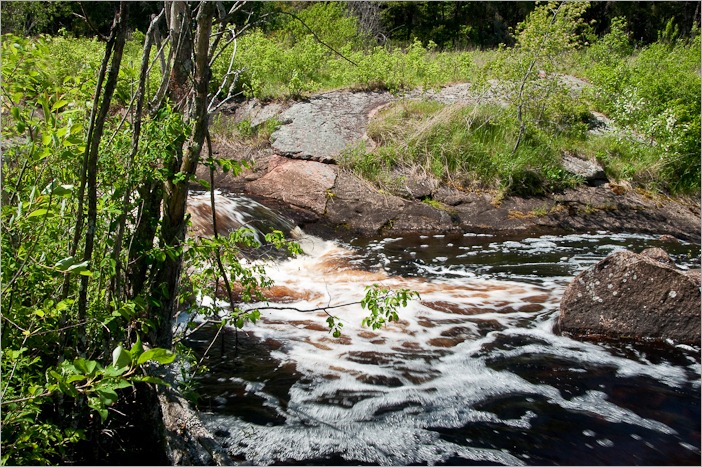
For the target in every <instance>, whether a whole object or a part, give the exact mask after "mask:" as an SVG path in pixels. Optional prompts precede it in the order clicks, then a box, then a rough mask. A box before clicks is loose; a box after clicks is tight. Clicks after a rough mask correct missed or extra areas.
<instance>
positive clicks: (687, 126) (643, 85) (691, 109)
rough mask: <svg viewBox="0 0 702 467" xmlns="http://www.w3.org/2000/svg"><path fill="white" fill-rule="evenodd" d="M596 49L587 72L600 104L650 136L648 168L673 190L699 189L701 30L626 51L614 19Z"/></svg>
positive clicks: (637, 131) (622, 123) (637, 132)
mask: <svg viewBox="0 0 702 467" xmlns="http://www.w3.org/2000/svg"><path fill="white" fill-rule="evenodd" d="M591 50H592V53H590V54H589V55H588V58H589V59H591V60H593V62H594V63H593V65H592V66H591V67H589V68H587V69H586V73H587V76H588V79H590V81H591V82H592V83H593V84H594V85H595V92H594V95H595V96H594V102H595V105H596V106H597V107H598V109H599V110H601V111H603V112H604V113H606V114H607V115H609V116H610V117H611V118H612V119H613V120H614V121H615V122H616V123H617V124H618V125H619V126H621V127H623V128H628V129H629V130H630V131H631V132H632V133H633V134H634V136H636V135H639V138H640V139H641V138H644V139H645V140H646V141H648V143H649V145H650V146H651V150H650V151H648V152H649V153H650V154H651V157H650V158H648V159H647V161H648V162H649V165H650V167H649V170H653V171H654V173H655V176H656V177H657V178H660V182H661V183H662V185H664V186H665V187H667V188H668V189H669V190H671V191H674V192H678V191H680V192H688V191H691V190H692V191H695V190H697V189H699V184H700V114H701V112H702V109H701V108H700V85H701V83H700V60H699V57H700V37H699V35H695V36H694V37H692V38H691V39H685V40H683V39H675V38H671V37H670V36H669V35H667V36H666V35H665V34H664V35H662V36H661V40H659V41H658V42H656V43H654V44H651V45H649V46H646V47H643V48H642V49H639V50H637V51H636V52H635V53H634V54H633V55H631V56H627V55H626V53H627V52H628V51H629V50H631V49H630V48H629V47H627V42H626V40H625V35H624V34H623V31H622V25H621V24H620V23H619V22H615V23H613V27H612V31H611V32H610V33H609V34H607V35H605V36H604V37H603V38H602V39H600V40H599V41H598V42H596V43H595V44H594V45H593V47H592V49H591ZM606 50H609V51H611V56H610V55H608V54H607V53H605V51H606ZM613 57H614V58H613ZM617 58H619V59H617Z"/></svg>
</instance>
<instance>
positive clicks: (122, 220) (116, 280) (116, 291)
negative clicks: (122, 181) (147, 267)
mask: <svg viewBox="0 0 702 467" xmlns="http://www.w3.org/2000/svg"><path fill="white" fill-rule="evenodd" d="M162 14H163V11H161V13H160V14H159V15H158V16H155V17H154V18H153V19H152V20H151V24H150V25H149V29H148V31H147V32H146V39H145V41H144V50H143V52H142V56H141V71H140V74H139V85H138V86H137V92H136V110H135V112H134V119H133V122H132V146H131V150H130V153H129V157H128V159H127V177H128V180H127V185H126V187H125V189H124V195H123V196H122V212H121V213H120V217H119V223H118V227H117V236H116V238H115V242H114V247H113V249H112V259H113V261H114V262H115V274H114V276H113V277H112V280H111V284H110V288H109V289H108V293H107V294H106V295H107V297H106V301H107V304H108V306H109V303H110V300H111V297H113V296H117V298H118V299H121V297H120V295H121V294H122V261H121V255H122V242H123V239H124V231H125V228H126V223H127V212H128V211H129V196H130V195H131V192H132V187H131V186H132V183H133V182H132V179H131V178H132V170H131V168H132V166H133V165H134V158H135V157H136V154H137V152H138V150H139V138H140V136H141V118H142V114H143V109H144V94H145V88H146V76H147V70H148V68H149V58H150V57H149V56H150V52H151V46H152V44H153V37H154V36H155V35H156V33H155V32H154V31H158V22H159V20H160V19H161V15H162Z"/></svg>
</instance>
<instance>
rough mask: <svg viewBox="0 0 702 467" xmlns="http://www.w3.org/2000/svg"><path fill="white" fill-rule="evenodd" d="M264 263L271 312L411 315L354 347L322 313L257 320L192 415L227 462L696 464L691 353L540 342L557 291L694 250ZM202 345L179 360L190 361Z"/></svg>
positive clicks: (532, 247) (645, 243)
mask: <svg viewBox="0 0 702 467" xmlns="http://www.w3.org/2000/svg"><path fill="white" fill-rule="evenodd" d="M302 244H303V247H304V249H305V251H306V252H307V254H306V255H303V256H301V257H298V258H295V259H290V260H286V261H282V262H279V263H275V264H269V265H268V266H267V271H268V273H269V275H270V276H271V277H272V278H273V279H274V280H275V281H276V284H277V285H278V287H277V288H276V289H275V290H273V291H271V295H272V296H273V297H274V298H272V301H271V305H272V306H280V307H284V306H289V307H294V308H298V309H310V308H315V307H319V306H325V305H332V306H333V305H337V304H344V303H349V302H354V301H358V300H360V299H361V298H362V297H363V294H364V287H365V286H366V285H370V284H374V283H377V284H380V285H382V286H384V287H388V288H393V287H407V288H410V289H413V290H416V291H418V292H419V293H420V294H421V300H420V301H415V302H412V303H411V304H410V306H408V307H407V308H406V309H404V310H402V311H401V312H400V318H401V321H400V322H399V323H391V324H389V325H388V326H387V327H385V328H384V329H381V330H378V331H372V330H370V329H367V328H363V327H361V325H360V323H361V319H362V317H363V316H364V313H365V311H364V310H362V309H361V308H360V306H357V305H354V306H345V307H342V308H336V309H333V310H331V311H330V312H331V313H333V314H334V315H336V316H338V317H339V318H340V319H342V320H343V323H344V328H343V335H342V337H341V338H339V339H335V338H333V337H332V336H331V335H330V334H329V333H328V329H327V327H326V322H325V319H326V315H325V314H324V313H322V312H317V313H300V312H299V311H295V310H290V309H283V310H273V311H270V310H269V311H265V312H263V313H262V314H263V317H262V320H261V322H259V323H258V324H257V325H256V326H248V327H247V328H245V330H244V331H243V332H242V331H240V332H239V346H238V349H237V348H236V347H235V345H234V342H235V341H234V334H233V331H232V330H228V331H227V332H225V333H223V335H222V337H220V339H219V341H218V342H217V343H216V344H215V345H213V346H212V349H211V350H210V353H209V355H208V358H207V365H208V366H209V369H210V371H209V372H208V373H207V374H206V375H204V376H202V377H201V378H199V383H200V384H201V387H200V391H201V393H202V399H201V400H200V403H199V408H200V410H201V411H202V412H203V416H204V419H205V420H206V423H207V424H208V426H209V427H210V428H211V429H212V430H213V431H214V432H215V434H216V436H218V437H219V440H220V441H221V442H222V443H223V444H224V445H225V446H227V448H228V449H229V451H230V453H231V455H232V456H234V458H235V459H238V460H242V461H243V460H246V461H248V462H250V463H253V464H277V465H294V464H301V465H341V464H349V465H350V464H381V465H427V464H430V465H431V464H436V465H551V464H568V465H652V464H656V465H700V460H701V459H700V349H699V348H692V347H689V346H684V345H676V344H675V343H672V342H671V343H668V344H662V345H657V346H653V345H643V344H630V343H622V344H615V343H593V342H580V341H576V340H572V339H569V338H567V337H563V336H558V335H555V334H554V333H553V332H552V326H553V323H554V321H555V319H556V317H557V315H558V304H559V301H560V298H561V296H562V294H563V290H564V288H565V286H566V285H567V284H568V283H569V282H570V280H572V278H573V276H574V275H575V274H577V273H578V272H579V271H581V270H582V269H584V268H586V267H588V266H590V265H592V264H593V263H595V262H596V261H598V260H599V259H601V258H604V257H605V256H607V255H608V254H609V253H611V252H613V251H616V250H618V249H623V248H627V249H630V250H632V251H637V252H638V251H641V250H642V249H643V248H646V247H650V246H660V247H662V248H664V249H665V250H666V251H668V252H669V253H670V254H671V256H672V257H673V259H674V260H675V261H676V263H677V264H678V265H680V266H681V267H683V268H698V267H699V261H700V248H699V246H698V245H692V244H685V243H664V242H661V241H659V240H658V239H656V238H655V237H652V236H643V235H625V234H616V235H614V234H607V233H594V234H590V235H569V236H541V237H538V238H501V237H492V236H477V235H457V236H431V237H426V236H412V237H401V238H384V239H357V240H354V241H352V242H350V244H343V245H342V244H338V243H334V242H328V241H322V240H320V239H317V238H314V237H304V238H303V239H302ZM213 336H214V330H213V329H204V330H203V331H202V332H200V333H199V334H198V335H196V336H195V338H193V339H192V340H191V342H190V345H191V346H192V347H193V348H194V349H195V350H196V352H199V353H202V352H203V351H204V349H205V348H207V346H208V345H209V342H210V340H211V339H212V337H213Z"/></svg>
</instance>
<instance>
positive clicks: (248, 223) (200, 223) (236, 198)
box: [188, 190, 301, 244]
mask: <svg viewBox="0 0 702 467" xmlns="http://www.w3.org/2000/svg"><path fill="white" fill-rule="evenodd" d="M214 198H215V212H216V214H217V216H216V217H217V233H218V234H219V235H227V234H229V233H230V232H233V231H235V230H237V229H239V228H241V227H247V228H250V229H252V230H253V232H254V235H255V237H256V240H258V241H259V242H260V243H262V244H264V243H265V239H264V235H265V234H267V233H270V232H272V231H274V230H279V231H281V232H283V234H284V235H285V236H286V237H288V238H297V237H298V236H299V235H300V233H301V231H300V229H299V228H298V227H297V226H296V225H295V223H294V222H293V221H292V220H290V219H288V218H287V217H285V216H283V215H281V214H279V213H277V212H275V211H273V210H272V209H269V208H268V207H266V206H264V205H262V204H261V203H259V202H256V201H254V200H252V199H251V198H248V197H246V196H243V195H237V194H233V193H227V194H226V195H225V194H223V193H221V192H220V191H219V190H217V191H215V196H214ZM188 213H189V214H190V216H191V223H192V227H191V235H194V236H211V235H213V234H214V228H213V225H212V205H211V200H210V194H209V193H199V192H195V193H191V194H190V196H189V197H188Z"/></svg>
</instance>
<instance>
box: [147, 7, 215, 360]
mask: <svg viewBox="0 0 702 467" xmlns="http://www.w3.org/2000/svg"><path fill="white" fill-rule="evenodd" d="M174 3H178V2H174ZM174 8H175V7H174ZM175 9H177V8H175ZM213 16H214V4H213V3H212V2H202V3H201V4H200V6H199V11H198V16H197V30H196V34H195V69H194V77H193V81H194V87H195V89H194V95H193V103H192V104H191V105H190V112H189V116H190V119H189V120H190V122H191V125H192V133H191V136H190V138H189V139H188V141H187V142H186V143H185V147H184V148H183V152H182V160H181V161H178V159H179V158H178V157H176V158H175V160H174V163H173V165H172V167H173V168H175V169H176V170H173V171H172V174H173V175H172V177H173V176H175V175H176V174H177V173H179V174H181V177H178V178H177V179H174V178H171V179H168V180H166V182H165V183H164V198H163V221H162V224H161V240H162V244H163V246H164V247H166V248H168V249H174V250H175V251H178V250H179V249H180V248H181V247H182V244H183V240H184V239H185V227H186V223H185V208H186V202H187V196H188V180H189V178H190V177H191V176H192V175H193V174H194V173H195V169H196V167H197V163H198V161H199V158H200V153H201V151H202V146H203V144H204V141H205V135H206V133H207V125H208V123H209V121H208V113H207V89H208V85H209V79H210V68H209V63H208V57H209V38H210V34H211V32H212V18H213ZM182 17H183V18H186V17H188V15H183V16H182ZM172 19H173V18H171V20H172ZM174 68H175V67H174ZM172 76H173V75H172ZM181 91H182V90H181V89H175V93H176V94H175V95H176V96H178V95H182V94H180V92H181ZM178 162H180V163H179V164H178ZM183 176H184V177H183ZM181 266H182V256H181V255H180V254H176V255H166V260H165V261H164V263H163V264H162V266H161V268H160V270H159V274H158V279H157V281H156V284H157V287H158V288H157V289H156V290H155V291H154V292H155V293H156V296H157V300H156V301H157V302H158V305H157V307H156V309H154V310H153V311H154V313H152V317H153V318H155V319H156V320H157V322H158V325H157V329H156V330H155V333H154V335H153V340H152V342H153V343H154V344H155V345H158V346H159V347H166V348H169V347H170V346H171V344H172V340H173V335H172V334H173V330H172V323H171V320H172V318H173V315H174V312H175V308H176V299H177V290H178V279H179V276H180V270H181Z"/></svg>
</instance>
